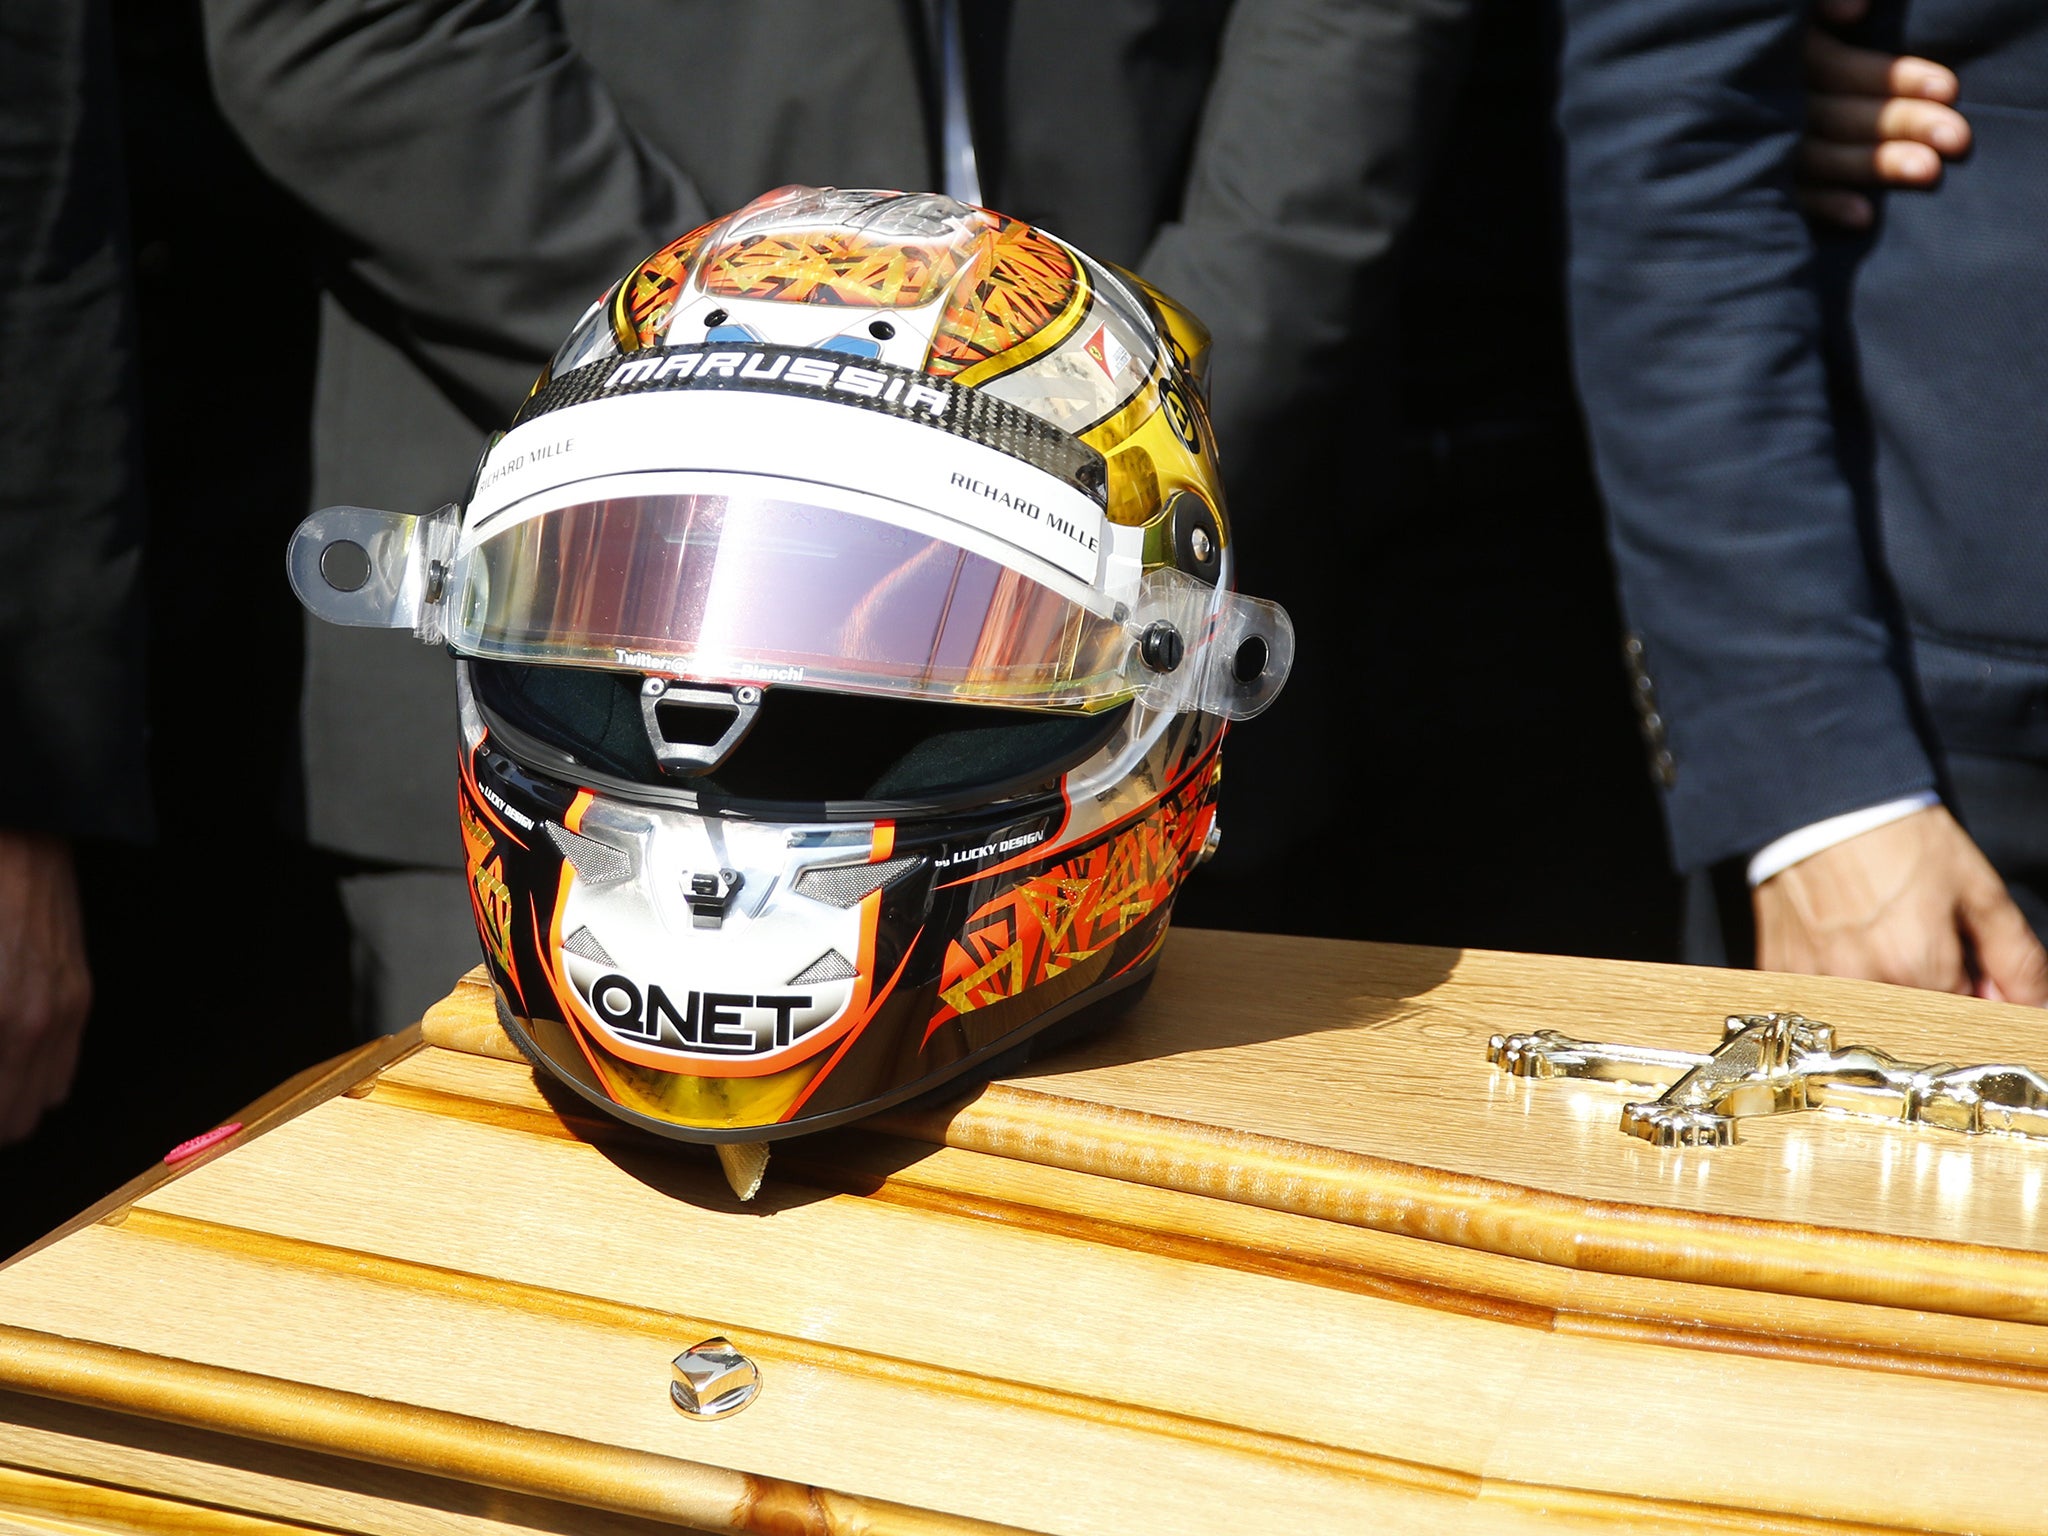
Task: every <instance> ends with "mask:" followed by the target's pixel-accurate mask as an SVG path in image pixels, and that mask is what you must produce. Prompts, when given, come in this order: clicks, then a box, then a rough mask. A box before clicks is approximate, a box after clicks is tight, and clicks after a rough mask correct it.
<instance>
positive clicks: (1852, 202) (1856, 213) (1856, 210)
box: [1797, 186, 1877, 229]
mask: <svg viewBox="0 0 2048 1536" xmlns="http://www.w3.org/2000/svg"><path fill="white" fill-rule="evenodd" d="M1797 195H1798V198H1799V206H1800V208H1801V209H1802V210H1803V211H1804V212H1805V214H1806V216H1807V217H1808V218H1810V219H1819V220H1821V221H1822V222H1823V223H1826V224H1833V225H1836V226H1837V227H1839V228H1841V229H1868V228H1870V226H1871V225H1872V224H1873V223H1875V222H1876V220H1877V208H1876V206H1875V205H1874V204H1873V203H1872V202H1871V201H1870V199H1869V198H1867V197H1865V196H1864V195H1863V194H1862V193H1861V192H1851V191H1850V190H1849V189H1848V188H1847V187H1809V186H1801V187H1799V188H1798V189H1797Z"/></svg>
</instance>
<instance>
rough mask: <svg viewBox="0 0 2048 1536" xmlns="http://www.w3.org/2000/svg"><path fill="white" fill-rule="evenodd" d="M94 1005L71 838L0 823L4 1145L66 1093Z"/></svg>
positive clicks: (0, 1135) (0, 1134)
mask: <svg viewBox="0 0 2048 1536" xmlns="http://www.w3.org/2000/svg"><path fill="white" fill-rule="evenodd" d="M91 1005H92V975H91V973H90V972H89V971H88V970H87V969H86V962H85V922H84V918H83V916H82V915H81V913H80V911H79V906H78V877H77V875H76V873H75V871H74V870H73V868H72V864H71V845H70V844H69V843H68V842H66V841H65V840H64V839H62V838H59V837H50V836H47V835H44V834H40V833H31V832H8V831H0V1146H6V1145H8V1144H9V1143H11V1142H16V1141H20V1140H22V1139H24V1138H25V1137H26V1136H27V1135H28V1133H29V1132H30V1131H32V1130H34V1129H35V1126H36V1121H37V1120H39V1119H40V1118H41V1117H42V1114H43V1111H44V1110H46V1109H52V1108H55V1107H56V1106H57V1105H59V1104H61V1103H63V1102H64V1096H65V1095H66V1094H68V1093H69V1092H70V1091H71V1075H72V1073H73V1072H74V1071H75V1070H76V1069H77V1067H78V1042H79V1038H80V1037H81V1036H82V1035H83V1034H84V1033H85V1016H86V1012H87V1010H88V1009H89V1008H90V1007H91Z"/></svg>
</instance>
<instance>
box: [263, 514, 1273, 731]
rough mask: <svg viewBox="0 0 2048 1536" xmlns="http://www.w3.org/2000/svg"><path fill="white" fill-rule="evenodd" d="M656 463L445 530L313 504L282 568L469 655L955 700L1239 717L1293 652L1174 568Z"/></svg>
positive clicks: (308, 591) (334, 608) (448, 524)
mask: <svg viewBox="0 0 2048 1536" xmlns="http://www.w3.org/2000/svg"><path fill="white" fill-rule="evenodd" d="M662 478H664V477H652V476H633V477H619V479H618V481H617V482H616V492H615V494H612V495H609V496H598V495H592V494H590V493H591V492H592V491H594V490H596V489H597V487H596V486H595V485H593V484H590V483H586V484H585V486H583V487H582V488H581V489H582V491H583V493H584V494H583V497H582V499H579V500H575V501H573V502H571V503H570V504H569V505H566V506H562V507H559V508H556V509H554V510H549V511H539V512H532V513H526V514H524V515H519V514H514V515H511V516H506V517H504V518H502V519H499V518H492V519H486V520H485V521H484V523H483V524H482V525H481V526H480V527H476V528H472V529H470V530H468V531H466V532H464V533H462V534H461V535H460V541H461V547H460V548H459V549H458V548H457V537H458V535H457V524H456V520H455V510H454V509H453V508H449V509H446V510H445V512H444V513H443V514H440V515H437V516H436V517H434V518H412V517H403V516H400V515H397V514H388V513H375V512H368V511H365V510H363V509H360V508H346V507H337V508H328V509H327V510H326V511H324V512H318V513H315V514H314V515H313V516H312V517H310V518H308V519H307V520H306V522H305V523H304V524H302V525H301V527H300V529H299V532H298V534H297V535H296V537H295V539H294V543H293V550H292V555H291V568H292V576H293V585H294V587H295V588H296V589H297V591H298V594H299V597H300V599H301V600H302V601H303V602H304V603H305V604H306V606H307V607H308V608H310V609H311V610H312V611H313V612H314V613H316V614H318V615H320V616H321V617H323V618H327V619H330V620H333V621H335V622H338V623H344V624H368V625H383V626H389V627H410V628H412V629H414V630H415V632H417V633H418V634H419V635H420V636H421V638H423V639H427V640H430V641H439V640H442V639H445V640H446V641H447V642H448V643H450V644H451V645H453V646H454V648H455V649H456V650H458V651H460V652H463V653H465V654H468V655H472V656H481V657H488V658H493V659H497V660H503V661H516V662H529V663H550V664H559V665H570V666H591V667H601V668H607V669H613V670H625V671H636V672H648V673H659V674H666V675H671V676H676V677H684V678H691V679H695V680H699V681H705V682H720V683H739V682H760V683H771V684H772V683H790V684H801V685H804V686H807V687H820V688H832V689H838V690H843V691H847V692H858V693H878V694H893V695H898V696H904V697H915V698H939V699H947V700H952V701H956V702H961V703H983V704H1007V705H1015V706H1024V707H1037V708H1065V709H1083V710H1092V709H1101V708H1106V707H1108V706H1109V705H1112V704H1115V703H1119V702H1121V701H1123V700H1125V699H1130V698H1140V699H1142V700H1143V701H1144V702H1145V703H1146V704H1147V705H1148V706H1150V707H1152V708H1158V709H1181V708H1197V709H1203V710H1206V711H1209V712H1211V713H1215V714H1221V715H1224V716H1227V717H1229V718H1232V719H1245V718H1248V717H1249V716H1251V715H1254V714H1257V713H1258V712H1259V711H1260V710H1262V709H1263V708H1265V706H1266V705H1267V704H1268V703H1270V702H1271V700H1272V698H1273V696H1274V695H1275V694H1276V693H1277V692H1278V691H1279V688H1280V685H1281V683H1282V682H1283V681H1284V680H1285V678H1286V676H1287V672H1288V670H1289V668H1290V666H1291V663H1292V660H1293V629H1292V626H1291V625H1290V624H1289V622H1288V620H1287V616H1286V614H1285V613H1284V612H1282V611H1281V610H1280V609H1279V608H1278V607H1277V606H1276V605H1274V604H1272V603H1267V602H1261V601H1259V600H1258V599H1255V598H1245V597H1240V596H1238V595H1236V594H1234V593H1231V592H1229V591H1227V590H1222V589H1218V588H1215V587H1211V586H1209V585H1207V584H1206V583H1203V582H1201V581H1198V580H1196V579H1195V578H1193V577H1191V576H1187V575H1185V574H1183V573H1182V572H1180V571H1177V570H1155V571H1151V572H1147V573H1145V574H1144V575H1143V576H1142V577H1140V578H1136V579H1134V580H1133V582H1132V585H1131V590H1130V591H1129V592H1128V593H1124V594H1119V593H1105V592H1101V591H1098V590H1096V589H1094V588H1092V587H1090V586H1088V585H1086V584H1085V583H1080V582H1076V581H1072V580H1071V579H1070V578H1067V577H1065V576H1064V575H1063V574H1061V573H1059V572H1058V571H1056V570H1055V569H1053V568H1052V567H1049V566H1048V567H1046V570H1045V574H1044V576H1043V578H1040V577H1035V576H1033V575H1030V574H1027V573H1026V571H1024V570H1021V569H1019V568H1018V565H1019V564H1020V563H1025V564H1028V563H1032V562H1028V561H1019V560H1016V559H1012V560H1007V561H1006V560H1002V559H997V558H995V556H994V554H993V553H992V552H991V553H983V552H980V551H977V550H974V549H970V548H968V547H966V545H965V544H963V543H962V542H960V541H959V540H958V539H955V538H951V537H947V536H945V535H944V533H942V532H941V531H940V530H941V529H946V528H957V527H958V525H957V524H947V523H946V522H945V521H944V520H942V519H937V518H932V519H929V520H928V521H929V522H930V523H931V524H932V525H933V526H930V527H926V526H920V523H921V521H924V520H922V519H920V517H919V516H918V514H916V513H914V512H911V511H910V510H909V509H903V511H904V513H905V514H906V515H903V516H870V515H864V514H863V513H862V512H859V511H854V510H851V509H850V508H849V507H843V506H834V505H830V504H827V503H825V502H822V501H819V500H814V499H800V494H799V491H798V488H797V487H796V486H794V485H792V484H791V483H789V482H768V484H769V485H771V486H774V487H776V489H777V490H779V491H781V492H782V494H775V493H774V492H753V491H748V490H745V489H741V488H736V487H735V486H734V485H732V484H731V482H728V483H727V484H726V485H725V486H724V487H722V488H720V489H715V490H713V489H696V490H684V489H653V488H650V486H649V482H650V481H652V482H658V481H659V480H660V479H662ZM813 489H815V488H813ZM850 499H851V498H850ZM377 519H385V520H387V522H388V524H389V527H388V529H386V530H385V531H383V532H381V533H380V531H379V529H378V527H377V526H376V525H375V520H377ZM961 534H962V537H966V536H968V535H967V533H966V530H964V529H963V530H961ZM343 544H346V545H347V551H346V553H347V555H348V558H347V560H346V561H339V560H337V559H336V558H335V556H334V553H333V552H334V551H335V550H336V549H337V547H339V546H340V545H343ZM342 565H348V566H350V567H364V568H367V575H366V576H365V575H364V573H363V571H362V570H359V569H355V568H350V569H346V570H339V568H340V567H341V566H342ZM331 568H332V569H331ZM337 570H339V574H340V575H341V576H342V577H343V578H345V580H347V581H352V582H354V583H355V584H354V585H353V586H349V587H346V589H345V590H344V589H342V585H341V583H338V582H337V581H336V580H335V579H334V577H335V574H336V571H337Z"/></svg>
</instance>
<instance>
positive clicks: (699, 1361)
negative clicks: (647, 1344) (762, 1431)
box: [668, 1339, 761, 1419]
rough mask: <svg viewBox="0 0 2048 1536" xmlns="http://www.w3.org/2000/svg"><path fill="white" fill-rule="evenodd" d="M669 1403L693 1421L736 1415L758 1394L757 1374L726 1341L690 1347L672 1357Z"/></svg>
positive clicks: (713, 1341) (711, 1340)
mask: <svg viewBox="0 0 2048 1536" xmlns="http://www.w3.org/2000/svg"><path fill="white" fill-rule="evenodd" d="M673 1374H674V1380H672V1381H671V1382H670V1383H669V1387H668V1395H669V1400H670V1401H671V1402H673V1403H674V1404H675V1405H676V1407H678V1408H680V1409H681V1410H682V1411H683V1412H684V1413H687V1414H688V1415H689V1416H690V1417H691V1418H693V1419H722V1418H724V1417H725V1416H726V1415H727V1414H729V1413H738V1412H739V1411H740V1410H741V1409H742V1408H744V1407H746V1406H747V1404H749V1403H751V1402H752V1401H753V1400H754V1399H755V1397H757V1396H758V1395H759V1394H760V1391H761V1372H760V1368H759V1367H757V1366H756V1365H755V1364H754V1362H753V1361H751V1360H749V1359H748V1358H747V1357H746V1356H745V1355H743V1354H741V1353H740V1352H739V1351H738V1350H736V1349H734V1348H733V1347H732V1343H731V1341H730V1340H727V1339H706V1340H705V1341H704V1342H703V1343H701V1344H692V1345H691V1346H690V1347H689V1348H688V1349H686V1350H684V1351H683V1352H682V1353H681V1354H680V1355H677V1356H676V1358H675V1366H674V1372H673Z"/></svg>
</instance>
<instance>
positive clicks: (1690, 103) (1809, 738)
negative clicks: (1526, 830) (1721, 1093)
mask: <svg viewBox="0 0 2048 1536" xmlns="http://www.w3.org/2000/svg"><path fill="white" fill-rule="evenodd" d="M1805 12H1806V7H1805V6H1804V5H1803V4H1800V3H1797V0H1711V3H1706V4H1702V3H1699V0H1564V13H1565V27H1566V30H1565V48H1564V58H1563V73H1562V80H1561V94H1560V107H1559V111H1560V123H1561V126H1562V129H1563V133H1564V140H1565V153H1566V185H1567V197H1568V202H1569V229H1570V242H1571V250H1570V263H1569V272H1570V288H1571V293H1570V298H1571V311H1572V339H1573V347H1574V353H1575V362H1576V367H1577V371H1578V380H1579V387H1580V392H1581V395H1582V398H1583V400H1584V404H1585V410H1586V415H1587V420H1588V425H1589V429H1590V432H1591V436H1592V442H1593V449H1594V457H1595V464H1596V467H1597V470H1598V473H1599V478H1600V486H1601V491H1602V494H1603V495H1604V497H1605V499H1606V502H1607V507H1608V513H1609V518H1610V524H1611V529H1612V537H1613V542H1614V551H1615V560H1616V565H1617V568H1618V571H1619V574H1620V580H1621V588H1622V601H1623V606H1624V609H1625V611H1626V612H1627V613H1628V615H1629V619H1630V622H1631V624H1632V626H1633V627H1634V628H1635V630H1636V632H1637V633H1638V634H1639V635H1640V637H1641V640H1642V644H1643V651H1642V656H1643V661H1644V665H1645V668H1646V670H1647V671H1648V673H1649V674H1650V676H1651V678H1652V680H1653V682H1654V684H1655V687H1656V692H1657V700H1658V706H1659V709H1660V711H1661V714H1662V716H1663V719H1664V724H1665V729H1666V732H1667V735H1668V742H1669V746H1670V750H1671V754H1672V758H1673V773H1672V776H1671V782H1670V783H1669V785H1668V786H1667V789H1668V796H1667V802H1666V811H1667V814H1668V819H1669V822H1670V827H1671V834H1672V841H1673V845H1674V851H1675V853H1676V855H1677V858H1678V861H1679V863H1680V865H1681V867H1684V868H1688V869H1691V868H1698V867H1701V866H1703V865H1706V864H1710V863H1713V862H1716V861H1718V860H1721V859H1725V858H1731V857H1738V856H1742V857H1746V856H1747V855H1749V854H1750V853H1752V852H1754V851H1755V850H1756V849H1757V848H1759V847H1761V846H1763V845H1764V844H1766V843H1768V842H1770V841H1771V840H1773V839H1774V838H1777V837H1779V836H1781V835H1783V834H1784V833H1786V832H1789V831H1791V830H1793V829H1795V828H1797V827H1801V826H1805V825H1807V824H1809V823H1812V822H1816V821H1820V820H1823V819H1824V818H1827V817H1831V816H1835V815H1838V814H1840V813H1843V812H1846V811H1851V810H1855V809H1858V808H1859V807H1862V806H1867V805H1875V804H1878V803H1880V802H1883V801H1887V800H1892V799H1895V798H1898V797H1901V796H1905V795H1909V794H1912V793H1914V792H1916V791H1920V790H1924V789H1927V788H1929V787H1930V786H1931V785H1932V784H1933V782H1934V774H1933V770H1932V767H1931V765H1930V762H1929V758H1928V754H1927V751H1926V749H1925V747H1924V746H1923V744H1922V742H1921V739H1920V736H1919V734H1918V729H1917V727H1916V724H1915V720H1914V716H1913V712H1912V709H1911V706H1910V704H1909V700H1908V691H1907V686H1906V683H1905V680H1904V670H1903V661H1902V658H1901V655H1900V651H1899V641H1898V639H1897V636H1896V635H1895V633H1894V631H1893V629H1892V627H1891V625H1890V624H1889V622H1888V620H1887V616H1886V612H1885V606H1884V603H1885V599H1884V595H1883V590H1882V576H1881V573H1879V571H1878V570H1877V568H1876V564H1875V559H1874V553H1873V550H1872V547H1871V545H1870V543H1869V542H1868V540H1867V537H1866V533H1865V523H1864V518H1865V509H1862V508H1859V506H1858V503H1857V498H1856V496H1855V495H1854V494H1853V493H1852V489H1851V486H1850V483H1849V480H1848V478H1847V477H1846V476H1845V474H1844V471H1843V468H1842V465H1841V463H1840V460H1839V458H1838V452H1839V449H1838V444H1837V439H1836V431H1835V425H1834V416H1833V414H1832V409H1831V404H1830V397H1829V377H1828V369H1827V360H1826V356H1825V343H1826V336H1825V328H1824V318H1823V309H1822V304H1821V298H1820V293H1819V288H1818V284H1817V279H1816V269H1815V255H1814V249H1813V243H1812V237H1811V235H1810V233H1809V231H1808V229H1807V226H1806V224H1805V222H1804V220H1803V219H1802V217H1801V215H1800V214H1799V212H1798V209H1797V206H1796V204H1795V202H1794V200H1793V193H1792V185H1791V169H1790V167H1791V159H1792V153H1793V149H1794V146H1795V144H1796V142H1797V139H1798V135H1799V129H1800V124H1801V122H1802V119H1803V114H1804V109H1805V94H1804V90H1803V87H1802V84H1801V66H1800V42H1801V29H1802V27H1803V25H1804V20H1805Z"/></svg>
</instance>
